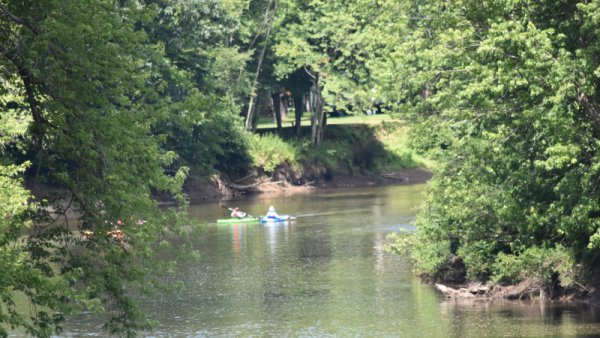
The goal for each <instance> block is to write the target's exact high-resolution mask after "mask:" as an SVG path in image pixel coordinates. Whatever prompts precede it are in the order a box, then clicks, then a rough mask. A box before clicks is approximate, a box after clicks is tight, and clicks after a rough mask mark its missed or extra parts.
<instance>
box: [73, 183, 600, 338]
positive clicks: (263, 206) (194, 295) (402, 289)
mask: <svg viewBox="0 0 600 338" xmlns="http://www.w3.org/2000/svg"><path fill="white" fill-rule="evenodd" d="M423 199H424V186H423V185H413V186H396V187H379V188H367V189H364V188H363V189H360V190H335V191H331V192H318V193H311V194H306V195H294V196H290V197H281V196H277V197H261V196H258V197H254V198H248V199H243V200H239V201H235V202H228V203H222V204H217V203H209V204H200V205H196V206H193V207H192V208H191V213H192V214H193V215H194V217H196V218H198V219H200V220H202V221H205V222H212V224H209V226H208V229H207V231H206V233H205V234H204V235H203V236H202V238H201V240H200V241H199V242H198V243H197V249H198V250H199V251H200V252H201V255H202V258H201V259H200V260H199V261H198V262H195V263H190V264H187V265H186V266H183V267H181V271H180V276H179V277H180V279H182V280H183V281H184V283H185V286H184V288H183V289H182V290H181V291H180V292H177V293H176V294H174V295H168V296H158V297H155V298H152V299H144V300H142V306H143V308H144V310H145V311H146V313H148V314H149V316H150V317H151V318H153V319H156V320H158V321H160V324H159V325H158V326H157V328H156V329H155V330H153V331H152V332H147V333H145V334H143V336H154V337H165V336H169V337H204V336H205V337H215V336H217V337H223V336H235V337H246V336H260V337H262V336H294V337H297V336H302V337H307V336H318V337H328V336H331V337H341V336H343V337H547V336H551V337H594V336H598V337H600V313H597V312H596V311H594V310H593V309H590V308H585V307H581V306H578V307H555V306H552V305H551V304H549V303H540V302H480V303H464V304H461V303H456V302H447V301H444V299H443V298H442V297H441V296H440V295H439V294H438V293H437V292H436V291H435V290H434V289H433V288H432V287H431V286H430V285H425V284H422V283H421V282H420V281H419V280H418V279H417V278H416V277H415V276H413V274H412V273H411V268H410V265H409V263H408V261H407V260H406V258H404V257H401V256H398V255H394V254H390V253H386V252H385V251H384V250H383V245H384V244H385V243H386V235H387V234H389V233H390V232H395V231H397V230H398V229H399V228H405V229H412V227H411V225H410V222H411V221H412V220H413V219H414V214H415V212H416V209H417V208H418V206H419V205H420V204H421V202H422V201H423ZM234 204H235V205H234ZM271 204H272V205H275V206H276V207H277V210H278V212H279V213H281V214H295V215H298V219H297V220H296V221H293V222H290V223H282V224H272V225H260V224H233V225H232V224H228V225H216V224H214V222H215V220H216V219H217V218H226V217H227V214H228V212H227V210H226V209H224V208H222V207H223V206H239V207H240V208H241V209H242V210H246V211H248V212H249V213H250V214H253V215H259V214H264V213H265V212H266V210H267V208H268V206H269V205H271ZM100 325H101V322H100V320H99V319H98V318H96V317H95V316H93V315H81V316H78V317H77V318H76V320H72V321H71V322H70V323H69V324H68V325H67V327H66V332H67V333H66V335H69V336H84V335H86V336H94V335H100V336H102V335H103V333H102V331H101V330H100Z"/></svg>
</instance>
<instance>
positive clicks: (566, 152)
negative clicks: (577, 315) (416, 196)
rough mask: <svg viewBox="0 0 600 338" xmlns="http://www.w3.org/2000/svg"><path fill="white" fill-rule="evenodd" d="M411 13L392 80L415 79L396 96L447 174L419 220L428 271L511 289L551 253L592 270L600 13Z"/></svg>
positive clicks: (465, 5)
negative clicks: (398, 76) (456, 269)
mask: <svg viewBox="0 0 600 338" xmlns="http://www.w3.org/2000/svg"><path fill="white" fill-rule="evenodd" d="M406 6H407V7H408V8H410V10H409V13H411V15H410V18H411V20H407V21H406V27H407V28H409V30H407V31H405V34H403V36H402V39H401V40H404V41H406V43H404V44H397V45H396V46H391V47H389V48H390V50H392V51H395V55H396V56H397V58H396V59H394V60H392V61H391V62H388V63H387V65H388V67H389V69H393V71H389V72H386V74H392V73H394V72H395V71H398V72H402V74H406V75H405V76H403V77H404V78H405V79H406V81H404V82H402V83H400V82H396V83H395V85H396V87H395V89H394V90H393V91H394V92H396V93H399V94H401V96H399V97H398V99H399V100H400V99H403V100H404V102H405V106H404V108H405V109H406V111H410V112H411V113H412V115H410V116H411V117H412V118H414V119H415V120H416V121H421V123H422V124H421V125H422V126H423V127H424V128H423V129H420V128H417V130H420V131H421V132H423V134H421V135H420V136H417V143H418V144H420V145H421V146H422V149H424V150H429V151H432V153H433V154H436V155H435V156H436V157H437V159H438V160H439V161H440V163H441V165H440V168H439V170H438V171H437V172H436V174H435V176H434V180H433V182H432V185H431V188H430V197H429V200H428V202H427V204H426V206H425V208H424V209H423V211H422V212H421V213H420V214H419V217H418V220H417V223H418V224H419V230H418V232H417V234H416V240H415V241H414V243H415V250H414V251H413V257H414V258H415V260H416V262H417V268H418V269H419V271H421V272H423V273H426V274H429V275H431V276H435V275H436V274H437V273H439V271H441V270H442V269H443V268H444V266H445V265H446V264H448V262H449V261H450V258H451V257H452V256H455V257H458V258H459V259H460V260H462V261H463V262H464V264H465V265H466V267H467V273H468V277H470V278H473V279H481V280H489V279H493V280H502V279H503V278H505V279H506V280H507V281H513V282H514V281H515V278H522V276H521V277H518V276H515V275H514V274H511V273H509V272H508V271H507V264H506V262H507V261H509V260H513V262H515V261H519V262H531V261H532V260H531V256H532V255H533V256H535V255H542V254H544V255H546V254H547V253H548V252H550V254H551V255H555V257H564V254H565V252H566V254H567V255H568V256H570V257H572V258H573V259H574V261H573V262H574V263H580V264H583V265H584V266H585V267H587V268H590V269H591V268H593V267H594V266H595V265H596V260H597V258H596V257H598V250H599V246H598V242H597V238H600V236H599V235H598V233H600V232H599V229H600V228H599V225H600V223H599V222H598V215H599V213H598V210H599V207H600V205H599V204H598V199H597V198H596V194H597V189H596V187H595V184H594V183H593V182H595V180H596V179H597V177H599V174H600V173H599V172H598V171H597V166H598V159H597V156H596V152H597V143H598V141H597V140H598V137H599V136H600V135H599V134H598V132H599V130H600V129H599V128H598V127H600V125H599V124H598V122H597V121H598V120H597V118H596V111H597V108H596V107H597V102H595V100H594V99H593V98H594V97H596V96H597V94H598V87H597V85H596V82H597V80H596V76H597V75H596V74H595V73H594V69H596V68H597V67H598V62H597V60H596V59H595V58H594V57H593V55H595V53H596V52H597V46H598V40H597V36H596V35H595V32H596V30H597V24H596V21H595V17H596V15H597V8H598V7H597V4H596V3H595V2H592V3H589V4H584V3H578V2H577V1H558V2H551V3H550V2H542V3H535V4H534V3H528V2H527V3H525V2H516V3H502V4H501V3H496V2H492V1H490V2H487V1H484V2H478V3H475V2H471V1H463V2H461V4H460V5H459V4H454V5H453V6H451V7H450V6H447V5H446V4H444V3H438V2H433V1H431V2H430V1H421V2H419V3H417V4H412V5H411V4H409V3H407V4H406ZM394 48H396V49H394ZM409 51H410V53H409ZM384 64H385V63H383V64H382V65H384ZM390 89H391V88H390ZM423 92H426V93H427V95H423ZM425 128H426V130H427V132H426V133H425V132H424V130H425ZM548 250H550V251H548ZM548 261H552V262H553V263H552V264H553V265H552V267H550V270H551V272H552V273H550V274H548V275H546V277H545V278H546V279H548V278H550V277H548V276H553V277H552V278H559V279H560V280H562V281H563V282H564V283H569V281H572V278H571V277H572V275H569V272H572V271H573V268H574V266H573V265H572V264H573V262H571V261H569V260H566V259H556V260H551V259H549V260H548ZM525 265H527V264H525ZM529 269H530V270H529V272H533V271H535V269H536V267H535V265H533V264H531V265H530V266H529ZM540 278H542V277H540ZM517 281H518V280H517ZM546 281H547V282H550V281H549V280H546Z"/></svg>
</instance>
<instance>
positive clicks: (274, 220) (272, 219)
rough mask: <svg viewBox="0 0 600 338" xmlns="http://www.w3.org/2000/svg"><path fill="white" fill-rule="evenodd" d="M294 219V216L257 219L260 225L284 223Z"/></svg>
mask: <svg viewBox="0 0 600 338" xmlns="http://www.w3.org/2000/svg"><path fill="white" fill-rule="evenodd" d="M293 219H296V217H295V216H290V215H279V217H259V220H260V222H261V223H271V222H273V223H277V222H286V221H291V220H293Z"/></svg>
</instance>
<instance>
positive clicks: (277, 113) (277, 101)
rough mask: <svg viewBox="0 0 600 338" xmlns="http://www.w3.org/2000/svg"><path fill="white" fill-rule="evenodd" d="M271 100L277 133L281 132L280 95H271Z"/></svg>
mask: <svg viewBox="0 0 600 338" xmlns="http://www.w3.org/2000/svg"><path fill="white" fill-rule="evenodd" d="M271 97H272V98H273V115H274V117H275V123H277V132H280V131H281V93H273V94H271Z"/></svg>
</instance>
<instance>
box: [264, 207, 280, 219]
mask: <svg viewBox="0 0 600 338" xmlns="http://www.w3.org/2000/svg"><path fill="white" fill-rule="evenodd" d="M265 217H266V218H279V215H278V214H277V212H276V211H275V207H274V206H270V207H269V211H267V215H266V216H265Z"/></svg>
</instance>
